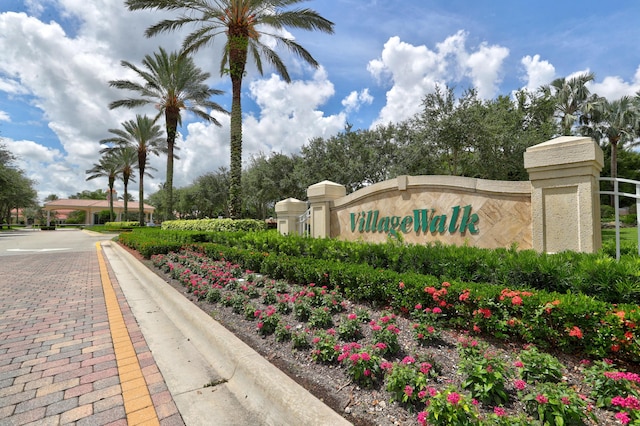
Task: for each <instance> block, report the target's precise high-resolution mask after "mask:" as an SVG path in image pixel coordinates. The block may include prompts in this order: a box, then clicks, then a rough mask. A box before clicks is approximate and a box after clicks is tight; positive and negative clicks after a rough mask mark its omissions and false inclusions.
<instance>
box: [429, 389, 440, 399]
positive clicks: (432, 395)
mask: <svg viewBox="0 0 640 426" xmlns="http://www.w3.org/2000/svg"><path fill="white" fill-rule="evenodd" d="M427 391H428V392H429V396H430V397H432V398H433V397H434V396H436V395H437V394H438V391H437V390H436V388H427Z"/></svg>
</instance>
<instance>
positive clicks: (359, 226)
mask: <svg viewBox="0 0 640 426" xmlns="http://www.w3.org/2000/svg"><path fill="white" fill-rule="evenodd" d="M358 216H360V220H359V221H358V222H359V223H358V232H360V233H362V232H364V212H362V213H360V214H358Z"/></svg>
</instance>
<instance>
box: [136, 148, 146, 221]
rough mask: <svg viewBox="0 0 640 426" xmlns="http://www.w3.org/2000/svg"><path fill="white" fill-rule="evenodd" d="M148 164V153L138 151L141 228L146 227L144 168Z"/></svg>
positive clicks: (139, 216)
mask: <svg viewBox="0 0 640 426" xmlns="http://www.w3.org/2000/svg"><path fill="white" fill-rule="evenodd" d="M145 164H147V156H146V152H140V151H138V171H139V172H140V180H138V182H139V183H138V197H139V198H140V200H139V201H138V222H139V225H140V226H144V166H145Z"/></svg>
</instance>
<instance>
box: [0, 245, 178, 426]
mask: <svg viewBox="0 0 640 426" xmlns="http://www.w3.org/2000/svg"><path fill="white" fill-rule="evenodd" d="M101 256H102V254H101V250H99V249H97V248H96V247H95V246H92V247H91V249H87V250H85V251H71V252H70V251H58V252H42V253H28V254H17V255H12V256H5V257H0V425H26V424H34V425H35V424H37V425H49V424H51V425H58V424H65V425H66V424H77V425H92V426H94V425H133V424H145V425H146V424H149V425H152V424H160V425H163V426H169V425H183V424H184V422H183V421H182V418H181V416H180V414H179V413H178V410H177V408H176V405H175V403H174V401H173V398H172V396H171V394H170V393H169V391H168V389H167V386H166V384H165V381H164V379H163V377H162V374H161V373H160V371H159V370H158V367H157V366H156V363H155V361H154V359H153V357H152V354H151V352H150V351H149V348H148V347H147V344H146V342H145V340H144V338H143V336H142V333H141V332H140V330H139V329H138V326H137V324H136V321H135V319H134V318H133V316H132V314H131V311H130V309H129V306H128V305H127V302H126V300H125V298H124V296H123V295H122V292H121V290H120V287H119V285H118V283H117V280H116V279H115V277H114V276H113V274H112V273H108V272H110V271H109V266H108V263H106V262H104V260H100V259H101ZM102 259H103V258H102ZM102 262H104V263H102ZM101 263H102V279H101ZM103 284H104V289H103ZM105 294H106V295H107V297H106V298H105Z"/></svg>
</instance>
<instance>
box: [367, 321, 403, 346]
mask: <svg viewBox="0 0 640 426" xmlns="http://www.w3.org/2000/svg"><path fill="white" fill-rule="evenodd" d="M389 318H390V317H387V316H383V317H381V318H380V322H381V323H378V322H377V321H375V320H371V322H370V323H369V325H370V326H371V330H372V332H373V342H374V344H376V343H383V344H384V345H385V349H384V352H383V354H385V355H392V354H396V353H398V352H399V351H400V343H399V342H398V334H400V329H399V328H398V326H397V325H396V324H395V322H394V320H392V319H389Z"/></svg>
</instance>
